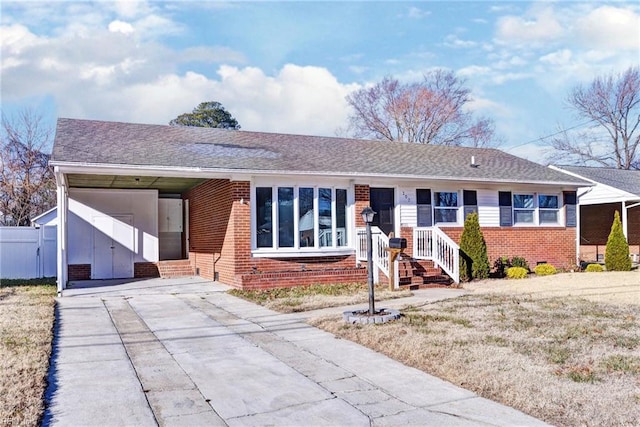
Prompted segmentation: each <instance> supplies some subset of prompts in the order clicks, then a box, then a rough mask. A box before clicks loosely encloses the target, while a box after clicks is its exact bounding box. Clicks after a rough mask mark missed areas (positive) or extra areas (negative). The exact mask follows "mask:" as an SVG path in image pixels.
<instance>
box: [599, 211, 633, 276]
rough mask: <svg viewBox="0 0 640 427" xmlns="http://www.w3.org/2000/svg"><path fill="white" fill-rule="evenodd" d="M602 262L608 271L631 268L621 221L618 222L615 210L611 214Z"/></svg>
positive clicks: (618, 214) (618, 216)
mask: <svg viewBox="0 0 640 427" xmlns="http://www.w3.org/2000/svg"><path fill="white" fill-rule="evenodd" d="M604 264H605V266H606V267H607V270H608V271H629V270H631V258H629V244H628V243H627V239H625V237H624V233H623V232H622V222H620V212H618V211H616V213H615V215H614V216H613V224H612V225H611V233H609V238H608V239H607V248H606V249H605V252H604Z"/></svg>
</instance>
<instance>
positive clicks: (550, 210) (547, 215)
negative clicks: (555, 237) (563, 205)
mask: <svg viewBox="0 0 640 427" xmlns="http://www.w3.org/2000/svg"><path fill="white" fill-rule="evenodd" d="M559 206H560V205H559V204H558V196H556V195H550V194H538V215H539V218H540V224H558V211H559V210H560V207H559Z"/></svg>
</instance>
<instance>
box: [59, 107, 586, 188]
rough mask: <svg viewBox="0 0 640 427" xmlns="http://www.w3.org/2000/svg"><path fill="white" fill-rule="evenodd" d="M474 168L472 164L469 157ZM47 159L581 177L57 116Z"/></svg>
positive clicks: (433, 153)
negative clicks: (52, 142)
mask: <svg viewBox="0 0 640 427" xmlns="http://www.w3.org/2000/svg"><path fill="white" fill-rule="evenodd" d="M472 156H473V157H474V158H475V163H476V164H477V165H478V167H472V166H471V165H470V163H471V157H472ZM51 159H52V163H53V164H56V163H57V164H60V163H61V162H62V163H74V164H103V165H123V166H128V165H132V166H139V167H144V166H148V167H186V168H201V169H206V170H225V171H237V172H254V173H260V172H265V173H268V172H278V173H279V172H282V173H317V174H322V175H334V176H338V175H343V176H344V175H364V176H389V177H416V178H429V179H448V180H453V179H455V180H469V181H499V182H512V183H513V182H522V183H557V184H563V185H580V184H584V181H582V180H580V179H577V178H574V177H571V176H568V175H566V174H564V173H562V172H559V171H555V170H552V169H550V168H548V167H545V166H542V165H540V164H537V163H534V162H531V161H528V160H525V159H522V158H519V157H516V156H513V155H510V154H507V153H504V152H502V151H500V150H496V149H483V148H466V147H445V146H437V145H422V144H408V143H397V142H384V141H369V140H357V139H345V138H330V137H318V136H303V135H288V134H276V133H262V132H247V131H238V130H226V129H211V128H199V127H175V126H166V125H147V124H136V123H117V122H105V121H95V120H76V119H65V118H61V119H59V120H58V125H57V129H56V137H55V142H54V147H53V153H52V157H51Z"/></svg>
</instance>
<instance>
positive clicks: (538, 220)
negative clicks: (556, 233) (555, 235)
mask: <svg viewBox="0 0 640 427" xmlns="http://www.w3.org/2000/svg"><path fill="white" fill-rule="evenodd" d="M507 194H508V193H507ZM559 212H560V201H559V198H558V195H555V194H540V193H537V194H533V193H531V194H513V223H514V224H516V225H517V224H526V225H535V224H538V225H544V224H559V220H560V218H559Z"/></svg>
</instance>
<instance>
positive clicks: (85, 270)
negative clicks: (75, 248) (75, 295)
mask: <svg viewBox="0 0 640 427" xmlns="http://www.w3.org/2000/svg"><path fill="white" fill-rule="evenodd" d="M67 274H68V276H69V278H68V280H89V279H91V264H69V268H68V271H67Z"/></svg>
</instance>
